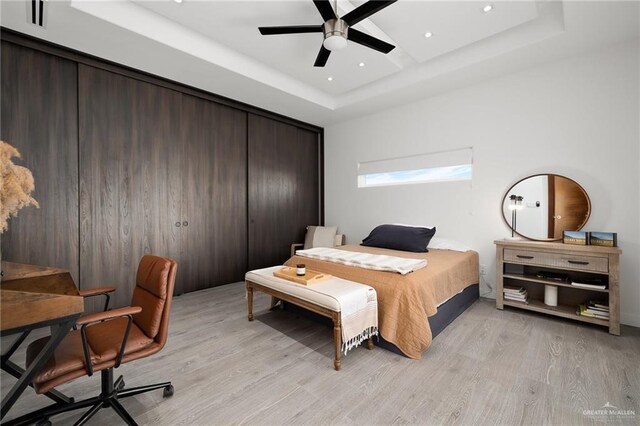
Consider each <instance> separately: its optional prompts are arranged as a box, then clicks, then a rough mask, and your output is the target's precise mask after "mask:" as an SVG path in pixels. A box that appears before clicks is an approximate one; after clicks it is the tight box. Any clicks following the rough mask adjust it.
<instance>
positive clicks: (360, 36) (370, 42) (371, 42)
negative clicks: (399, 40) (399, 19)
mask: <svg viewBox="0 0 640 426" xmlns="http://www.w3.org/2000/svg"><path fill="white" fill-rule="evenodd" d="M347 38H348V39H349V40H351V41H353V42H354V43H358V44H361V45H363V46H366V47H369V48H371V49H373V50H377V51H378V52H382V53H389V52H391V51H392V50H393V49H395V48H396V47H395V46H394V45H393V44H389V43H387V42H386V41H382V40H380V39H379V38H375V37H372V36H370V35H369V34H365V33H363V32H362V31H358V30H356V29H354V28H349V33H348V37H347Z"/></svg>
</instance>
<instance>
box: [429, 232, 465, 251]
mask: <svg viewBox="0 0 640 426" xmlns="http://www.w3.org/2000/svg"><path fill="white" fill-rule="evenodd" d="M429 248H430V249H436V250H453V251H462V252H465V251H471V250H472V248H471V247H469V246H467V245H465V244H463V243H460V242H458V241H454V240H448V239H446V238H440V237H435V236H434V237H433V238H431V241H429Z"/></svg>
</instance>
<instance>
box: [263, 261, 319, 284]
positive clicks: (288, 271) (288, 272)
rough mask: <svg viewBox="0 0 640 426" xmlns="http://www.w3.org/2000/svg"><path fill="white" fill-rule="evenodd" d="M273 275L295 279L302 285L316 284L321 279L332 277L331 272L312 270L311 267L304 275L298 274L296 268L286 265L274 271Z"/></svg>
mask: <svg viewBox="0 0 640 426" xmlns="http://www.w3.org/2000/svg"><path fill="white" fill-rule="evenodd" d="M273 275H274V276H276V277H278V278H282V279H285V280H288V281H293V282H295V283H298V284H302V285H310V284H315V283H317V282H320V281H324V280H326V279H328V278H331V275H329V274H323V273H322V272H317V271H312V270H311V269H307V273H306V274H304V276H298V275H296V268H291V267H289V266H285V267H284V268H282V269H278V270H277V271H273Z"/></svg>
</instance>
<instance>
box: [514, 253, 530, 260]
mask: <svg viewBox="0 0 640 426" xmlns="http://www.w3.org/2000/svg"><path fill="white" fill-rule="evenodd" d="M516 257H517V258H518V259H533V256H523V255H521V254H516Z"/></svg>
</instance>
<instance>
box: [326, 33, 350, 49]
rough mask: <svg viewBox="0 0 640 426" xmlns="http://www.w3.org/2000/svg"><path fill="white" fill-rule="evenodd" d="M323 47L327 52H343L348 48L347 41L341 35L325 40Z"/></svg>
mask: <svg viewBox="0 0 640 426" xmlns="http://www.w3.org/2000/svg"><path fill="white" fill-rule="evenodd" d="M322 45H323V46H324V47H325V48H326V49H327V50H341V49H344V48H345V47H347V39H346V38H344V37H342V36H339V35H330V36H328V37H327V38H325V39H324V41H323V42H322Z"/></svg>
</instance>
